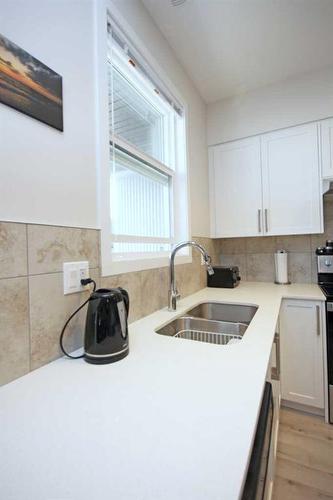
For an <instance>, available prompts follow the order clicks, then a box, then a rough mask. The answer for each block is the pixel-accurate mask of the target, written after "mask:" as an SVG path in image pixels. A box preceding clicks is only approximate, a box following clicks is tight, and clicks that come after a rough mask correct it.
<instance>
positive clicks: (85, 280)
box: [59, 278, 96, 359]
mask: <svg viewBox="0 0 333 500" xmlns="http://www.w3.org/2000/svg"><path fill="white" fill-rule="evenodd" d="M90 283H93V284H94V287H93V292H94V291H95V290H96V283H95V281H94V280H93V279H91V278H87V279H82V280H81V285H82V286H85V285H89V284H90ZM89 300H90V297H89V298H88V299H87V300H86V301H85V302H83V304H81V305H80V307H78V308H77V309H76V311H74V312H73V314H71V315H70V317H69V318H68V320H67V321H66V323H65V324H64V327H63V329H62V330H61V334H60V338H59V345H60V349H61V350H62V352H63V354H64V355H65V356H67V357H68V358H71V359H80V358H84V356H85V355H84V353H83V354H80V356H72V355H71V354H68V352H67V351H66V350H65V348H64V344H63V338H64V333H65V330H66V328H67V326H68V324H69V323H70V321H71V320H72V319H73V318H74V316H75V315H76V314H77V313H78V312H79V311H81V309H82V308H83V307H84V306H85V305H86V304H88V302H89Z"/></svg>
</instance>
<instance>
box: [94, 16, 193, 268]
mask: <svg viewBox="0 0 333 500" xmlns="http://www.w3.org/2000/svg"><path fill="white" fill-rule="evenodd" d="M106 19H110V16H109V15H108V17H106V16H100V19H97V23H98V25H99V27H100V28H101V26H102V22H103V20H104V21H105V20H106ZM112 21H113V22H116V23H117V25H120V26H122V28H123V29H124V31H125V32H126V35H127V36H128V37H130V38H129V39H130V40H131V41H132V42H133V44H134V46H135V48H136V49H137V50H138V51H139V53H140V55H142V56H143V57H144V59H145V61H147V63H148V65H149V67H150V68H152V70H153V71H154V72H155V73H156V74H158V75H159V77H160V79H161V80H162V81H163V83H164V84H165V85H166V87H167V88H168V89H169V90H170V91H171V92H172V95H174V96H175V97H176V99H177V100H178V102H181V103H182V106H183V117H184V119H183V126H182V129H183V130H182V133H183V137H184V141H185V148H181V149H182V153H183V158H182V159H180V158H179V156H180V154H179V151H178V152H171V154H173V155H174V157H175V162H174V163H175V164H174V168H169V167H167V166H166V165H165V164H163V163H161V162H159V161H158V160H156V159H155V158H152V157H150V156H149V155H147V154H145V153H143V152H141V151H140V154H138V151H137V150H136V148H135V147H133V146H132V145H131V144H129V143H128V142H127V141H125V140H123V139H121V138H119V137H114V139H113V140H114V142H115V144H116V145H117V146H119V147H121V148H123V149H124V150H127V151H128V152H129V153H131V154H133V155H134V156H138V157H139V158H140V159H142V160H143V161H145V162H147V163H148V164H150V165H152V166H153V167H155V168H156V169H157V170H160V171H162V172H164V173H166V174H167V175H169V176H170V177H171V179H172V181H171V182H172V187H171V198H172V203H171V204H170V206H171V210H172V212H173V214H172V216H171V221H172V223H173V225H174V227H173V235H174V237H173V239H172V241H171V243H177V242H179V241H181V240H187V239H190V199H189V180H188V172H187V164H188V140H187V139H188V129H187V117H188V109H187V105H186V102H185V100H184V99H183V97H182V96H181V95H180V94H179V92H178V91H177V89H175V87H174V86H173V84H172V83H171V82H170V81H169V79H168V77H167V76H166V75H165V73H164V71H163V70H162V69H161V68H160V67H159V65H158V64H157V63H156V61H154V60H153V58H152V57H151V55H150V54H149V53H148V52H147V50H146V48H145V47H144V45H143V44H142V42H141V41H140V40H139V39H138V38H137V37H136V35H135V34H134V33H133V31H132V30H131V29H130V27H129V26H128V24H127V23H126V21H125V20H124V19H121V16H120V15H119V14H115V12H114V11H113V12H112ZM103 29H104V30H105V34H104V35H103V34H102V35H100V36H98V38H97V52H98V67H97V71H98V75H99V79H98V80H99V87H100V89H99V92H98V100H99V111H100V113H99V114H98V116H97V120H98V121H99V120H100V119H101V118H104V121H100V122H99V124H98V128H99V134H98V138H97V150H98V147H99V146H102V144H103V147H101V150H100V154H99V158H98V160H99V161H98V163H99V166H100V171H99V183H98V184H99V201H100V203H99V218H100V226H101V274H102V276H110V275H117V274H122V273H127V272H134V271H142V270H145V269H153V268H158V267H164V266H168V264H169V255H167V254H166V253H162V254H159V253H153V254H146V255H143V254H142V253H140V254H138V255H137V256H136V255H135V254H131V256H130V258H129V257H128V256H127V255H126V254H124V257H123V259H120V258H119V255H118V256H117V260H115V259H114V258H113V257H114V256H113V255H112V253H111V251H110V246H111V241H112V236H111V235H112V232H111V217H110V216H109V214H110V134H109V117H108V99H107V96H108V75H107V54H108V36H107V33H106V22H105V24H104V26H103ZM101 49H102V50H101ZM103 56H104V57H103ZM117 62H118V61H117ZM103 64H104V67H103V68H102V65H103ZM126 69H127V70H130V67H129V68H126ZM101 70H102V71H103V75H101ZM138 76H139V77H140V75H138ZM136 77H137V76H136ZM145 85H146V82H145ZM103 90H104V92H103ZM151 99H152V96H151V95H149V100H150V101H151ZM156 99H160V98H159V97H158V96H156ZM160 100H161V101H162V99H160ZM165 106H166V107H167V105H166V104H165ZM159 107H161V103H160V101H159ZM166 109H167V108H166ZM167 128H169V127H167ZM173 132H174V133H178V135H179V130H178V131H176V130H174V131H173ZM168 142H169V143H170V142H171V141H170V140H169V141H168ZM177 144H179V142H177ZM184 149H185V150H184ZM167 161H168V163H169V161H170V158H167ZM175 214H181V216H180V217H178V216H177V217H176V216H175ZM122 241H124V239H122ZM131 241H132V242H133V241H134V240H133V238H132V237H131ZM138 241H140V242H142V241H144V242H147V241H148V240H147V238H145V239H144V240H142V239H138ZM154 242H156V238H154ZM189 262H192V254H191V251H190V249H184V252H183V253H182V254H180V255H179V256H178V257H177V261H176V264H183V263H189Z"/></svg>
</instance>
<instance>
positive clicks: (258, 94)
mask: <svg viewBox="0 0 333 500" xmlns="http://www.w3.org/2000/svg"><path fill="white" fill-rule="evenodd" d="M328 116H333V68H327V69H326V70H323V71H319V72H316V73H311V74H306V75H303V76H302V77H299V78H294V79H290V80H286V81H284V82H282V83H278V84H274V85H268V86H265V87H262V88H260V89H257V90H255V91H252V92H249V93H247V94H244V95H240V96H237V97H233V98H229V99H223V100H221V101H218V102H216V103H213V104H209V105H208V109H207V142H208V144H209V145H212V144H218V143H221V142H226V141H230V140H233V139H238V138H241V137H247V136H250V135H255V134H260V133H263V132H267V131H270V130H275V129H279V128H284V127H289V126H292V125H296V124H300V123H305V122H309V121H315V120H319V119H323V118H327V117H328Z"/></svg>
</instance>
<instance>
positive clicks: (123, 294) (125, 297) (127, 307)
mask: <svg viewBox="0 0 333 500" xmlns="http://www.w3.org/2000/svg"><path fill="white" fill-rule="evenodd" d="M118 289H119V291H120V292H121V294H122V296H123V299H124V302H125V307H126V313H127V317H128V313H129V295H128V292H127V291H126V290H125V289H124V288H121V286H120V287H119V288H118Z"/></svg>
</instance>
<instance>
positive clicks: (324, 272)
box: [316, 240, 333, 424]
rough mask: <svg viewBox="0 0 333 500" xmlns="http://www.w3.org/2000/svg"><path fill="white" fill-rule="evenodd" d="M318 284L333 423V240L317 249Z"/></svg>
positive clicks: (332, 422)
mask: <svg viewBox="0 0 333 500" xmlns="http://www.w3.org/2000/svg"><path fill="white" fill-rule="evenodd" d="M316 255H317V269H318V285H319V286H320V288H321V289H322V291H323V292H324V294H325V296H326V339H327V341H326V343H327V375H328V400H329V421H330V423H331V424H333V241H332V240H328V241H326V245H325V246H324V247H319V248H317V250H316Z"/></svg>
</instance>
